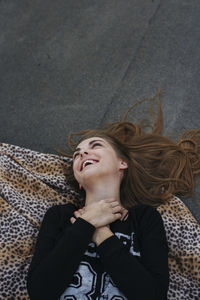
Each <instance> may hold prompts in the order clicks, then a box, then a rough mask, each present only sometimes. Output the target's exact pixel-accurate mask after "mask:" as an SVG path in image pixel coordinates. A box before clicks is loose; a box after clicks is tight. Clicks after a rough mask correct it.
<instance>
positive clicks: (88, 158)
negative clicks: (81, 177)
mask: <svg viewBox="0 0 200 300" xmlns="http://www.w3.org/2000/svg"><path fill="white" fill-rule="evenodd" d="M86 160H94V161H96V162H99V160H97V159H94V158H91V157H87V158H86V159H84V160H83V161H82V162H81V167H80V171H82V170H83V164H84V162H85V161H86Z"/></svg>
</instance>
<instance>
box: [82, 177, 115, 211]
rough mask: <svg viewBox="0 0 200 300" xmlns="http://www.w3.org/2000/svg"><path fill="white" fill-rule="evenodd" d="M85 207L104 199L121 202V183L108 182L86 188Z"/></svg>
mask: <svg viewBox="0 0 200 300" xmlns="http://www.w3.org/2000/svg"><path fill="white" fill-rule="evenodd" d="M85 192H86V199H85V206H87V205H89V204H92V203H94V202H97V201H100V200H103V199H115V200H116V201H119V202H120V182H116V181H114V182H113V181H112V182H111V181H110V180H106V181H104V182H102V181H101V182H95V183H93V184H91V185H88V186H86V187H85Z"/></svg>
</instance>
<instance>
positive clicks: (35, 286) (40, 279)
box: [27, 206, 95, 300]
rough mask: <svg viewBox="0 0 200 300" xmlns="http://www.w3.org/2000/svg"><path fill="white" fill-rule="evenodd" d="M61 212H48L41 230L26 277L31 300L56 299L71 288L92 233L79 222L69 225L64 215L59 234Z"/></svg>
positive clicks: (86, 225)
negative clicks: (68, 287)
mask: <svg viewBox="0 0 200 300" xmlns="http://www.w3.org/2000/svg"><path fill="white" fill-rule="evenodd" d="M60 210H61V208H60V207H59V206H54V207H52V208H50V209H49V210H48V211H47V213H46V214H45V216H44V219H43V222H42V225H41V228H40V232H39V235H38V239H37V243H36V248H35V253H34V256H33V259H32V262H31V265H30V267H29V271H28V277H27V289H28V293H29V296H30V299H31V300H44V299H48V300H51V299H52V300H55V299H58V297H59V296H60V295H61V294H62V293H63V292H64V290H65V289H66V288H67V286H68V285H69V284H70V282H71V280H72V277H73V274H74V273H75V271H76V269H77V268H78V265H79V263H80V261H81V258H82V255H83V254H84V252H85V250H86V248H87V246H88V244H89V242H90V241H91V239H92V235H93V233H94V231H95V227H94V226H93V225H91V224H90V223H88V222H86V221H85V220H83V219H81V218H78V219H77V221H76V222H75V223H74V224H73V225H72V224H71V223H70V220H69V219H70V216H67V215H66V224H64V226H62V227H63V228H62V232H60V228H59V226H60V225H59V224H60V219H61V218H62V216H61V214H60ZM72 215H73V212H72V213H71V216H72ZM59 236H60V237H59ZM58 237H59V238H58Z"/></svg>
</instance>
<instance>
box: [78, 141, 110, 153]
mask: <svg viewBox="0 0 200 300" xmlns="http://www.w3.org/2000/svg"><path fill="white" fill-rule="evenodd" d="M95 142H103V143H104V144H105V142H104V141H103V140H93V141H90V142H89V145H92V144H94V143H95ZM79 150H81V148H76V149H75V151H74V153H75V152H77V151H79Z"/></svg>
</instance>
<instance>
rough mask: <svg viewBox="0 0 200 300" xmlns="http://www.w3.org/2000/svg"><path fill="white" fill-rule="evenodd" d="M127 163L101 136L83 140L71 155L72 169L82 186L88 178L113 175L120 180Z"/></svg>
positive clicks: (93, 178) (94, 178)
mask: <svg viewBox="0 0 200 300" xmlns="http://www.w3.org/2000/svg"><path fill="white" fill-rule="evenodd" d="M127 167H128V166H127V163H126V162H125V161H124V160H123V159H122V158H120V157H118V155H117V154H116V151H115V150H114V149H113V147H112V146H111V145H110V143H109V142H108V141H107V140H106V139H104V138H101V137H91V138H88V139H86V140H83V141H82V142H81V143H80V144H79V145H78V147H77V148H76V151H75V152H74V155H73V171H74V177H75V178H76V180H77V181H78V182H79V183H80V184H81V185H82V186H83V187H84V186H85V184H86V183H87V181H88V180H89V179H91V178H92V180H97V179H99V178H103V177H104V178H108V177H109V176H115V178H116V179H119V180H121V178H122V176H123V170H124V169H126V168H127Z"/></svg>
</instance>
